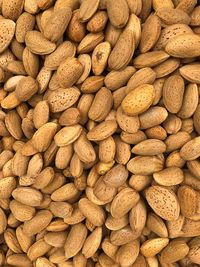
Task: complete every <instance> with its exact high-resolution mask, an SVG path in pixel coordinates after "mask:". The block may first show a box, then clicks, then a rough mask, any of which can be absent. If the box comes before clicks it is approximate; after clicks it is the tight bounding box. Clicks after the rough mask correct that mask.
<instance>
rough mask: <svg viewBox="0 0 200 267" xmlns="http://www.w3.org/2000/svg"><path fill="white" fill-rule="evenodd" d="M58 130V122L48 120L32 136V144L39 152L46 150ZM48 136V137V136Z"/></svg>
mask: <svg viewBox="0 0 200 267" xmlns="http://www.w3.org/2000/svg"><path fill="white" fill-rule="evenodd" d="M56 131H57V124H56V123H53V122H48V123H46V124H44V125H43V126H42V127H40V128H39V129H38V130H37V131H36V132H35V134H34V135H33V138H32V145H33V147H34V148H35V149H37V151H38V152H44V151H45V150H47V148H48V147H49V145H50V144H51V141H52V139H53V137H54V135H55V133H56ZM47 136H48V138H47Z"/></svg>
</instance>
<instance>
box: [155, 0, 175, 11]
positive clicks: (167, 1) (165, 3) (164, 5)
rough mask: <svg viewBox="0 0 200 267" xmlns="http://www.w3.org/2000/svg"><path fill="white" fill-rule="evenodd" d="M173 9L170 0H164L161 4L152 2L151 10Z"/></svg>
mask: <svg viewBox="0 0 200 267" xmlns="http://www.w3.org/2000/svg"><path fill="white" fill-rule="evenodd" d="M168 7H171V8H173V7H174V4H173V1H172V0H164V1H163V2H160V1H159V0H153V8H154V9H155V10H156V11H157V10H158V9H159V8H168Z"/></svg>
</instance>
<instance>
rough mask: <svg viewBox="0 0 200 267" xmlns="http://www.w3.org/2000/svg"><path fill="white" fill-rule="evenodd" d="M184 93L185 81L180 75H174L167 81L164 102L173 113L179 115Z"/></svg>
mask: <svg viewBox="0 0 200 267" xmlns="http://www.w3.org/2000/svg"><path fill="white" fill-rule="evenodd" d="M184 91H185V85H184V80H183V79H182V77H181V76H180V75H172V76H170V77H169V78H167V79H166V80H165V83H164V86H163V102H164V104H165V107H166V108H167V109H168V110H169V111H170V112H171V113H177V112H178V111H179V110H180V109H181V106H182V103H183V95H184Z"/></svg>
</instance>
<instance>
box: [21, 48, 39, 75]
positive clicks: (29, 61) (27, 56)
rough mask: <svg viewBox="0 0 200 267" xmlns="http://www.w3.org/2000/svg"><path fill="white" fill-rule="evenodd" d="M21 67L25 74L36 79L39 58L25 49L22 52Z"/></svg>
mask: <svg viewBox="0 0 200 267" xmlns="http://www.w3.org/2000/svg"><path fill="white" fill-rule="evenodd" d="M22 60H23V65H24V69H25V70H26V72H27V74H28V75H29V76H31V77H33V78H36V76H37V74H38V71H39V57H38V55H35V54H33V53H32V52H31V51H30V50H29V49H28V48H27V47H26V48H24V50H23V58H22Z"/></svg>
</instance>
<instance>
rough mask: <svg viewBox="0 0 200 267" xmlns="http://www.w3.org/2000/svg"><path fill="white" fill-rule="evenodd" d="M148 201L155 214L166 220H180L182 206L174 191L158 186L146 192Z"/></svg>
mask: <svg viewBox="0 0 200 267" xmlns="http://www.w3.org/2000/svg"><path fill="white" fill-rule="evenodd" d="M146 199H147V202H148V204H149V205H150V206H151V208H152V209H153V210H154V211H155V213H156V214H158V215H159V216H160V217H161V218H163V219H164V220H167V221H171V220H176V219H178V216H179V214H180V206H179V202H178V199H177V197H176V195H175V194H174V192H173V191H172V190H170V189H167V188H164V187H161V186H157V185H155V186H151V187H149V188H148V189H147V190H146ZM163 203H164V204H163Z"/></svg>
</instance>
